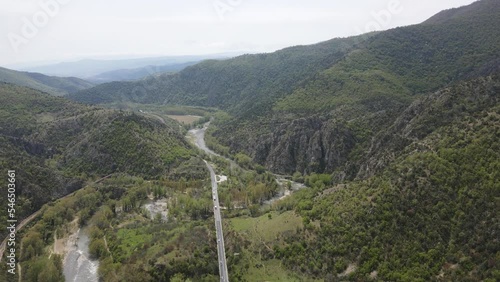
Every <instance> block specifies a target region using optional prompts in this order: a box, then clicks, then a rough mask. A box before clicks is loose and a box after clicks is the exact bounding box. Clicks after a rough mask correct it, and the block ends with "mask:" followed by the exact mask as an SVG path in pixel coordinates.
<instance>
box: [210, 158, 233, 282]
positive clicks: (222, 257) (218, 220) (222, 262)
mask: <svg viewBox="0 0 500 282" xmlns="http://www.w3.org/2000/svg"><path fill="white" fill-rule="evenodd" d="M205 164H206V165H207V168H208V170H209V171H210V179H211V180H212V198H213V199H212V200H213V202H214V218H215V231H216V234H217V254H218V256H219V273H220V281H223V282H227V281H229V276H228V273H227V262H226V250H225V248H224V233H223V232H222V217H221V215H220V205H219V195H218V193H217V178H216V176H215V172H214V169H213V168H212V166H211V165H210V164H209V163H208V162H207V161H205Z"/></svg>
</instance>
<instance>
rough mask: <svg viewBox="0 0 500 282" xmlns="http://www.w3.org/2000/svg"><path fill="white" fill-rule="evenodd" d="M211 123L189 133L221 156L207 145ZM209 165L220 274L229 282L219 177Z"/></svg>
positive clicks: (197, 142) (203, 145) (209, 151)
mask: <svg viewBox="0 0 500 282" xmlns="http://www.w3.org/2000/svg"><path fill="white" fill-rule="evenodd" d="M208 125H209V123H206V124H205V126H204V127H203V128H201V129H191V130H190V131H189V134H190V135H191V136H193V137H194V140H193V142H194V144H195V145H196V146H197V147H198V148H200V149H201V150H203V151H205V152H206V153H207V154H209V155H215V156H219V155H218V154H217V153H215V152H213V151H212V150H210V149H208V148H207V146H206V145H205V130H206V129H207V127H208ZM204 162H205V164H206V165H207V168H208V171H210V179H211V183H212V200H213V204H214V218H215V233H216V237H217V255H218V262H219V274H220V281H221V282H229V276H228V271H227V262H226V249H225V247H224V233H223V232H222V217H221V215H220V205H219V194H218V192H217V177H216V175H215V171H214V168H213V167H212V166H211V165H210V164H209V163H208V162H207V161H205V160H204Z"/></svg>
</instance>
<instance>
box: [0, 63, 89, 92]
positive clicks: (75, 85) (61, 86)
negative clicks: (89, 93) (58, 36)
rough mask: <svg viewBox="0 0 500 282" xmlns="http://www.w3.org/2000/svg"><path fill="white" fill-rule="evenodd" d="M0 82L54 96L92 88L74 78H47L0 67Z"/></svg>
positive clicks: (83, 81)
mask: <svg viewBox="0 0 500 282" xmlns="http://www.w3.org/2000/svg"><path fill="white" fill-rule="evenodd" d="M0 82H6V83H12V84H15V85H19V86H26V87H29V88H33V89H36V90H39V91H43V92H46V93H49V94H52V95H55V96H62V95H66V94H68V93H74V92H77V91H79V90H83V89H87V88H90V87H92V86H94V84H93V83H91V82H88V81H85V80H83V79H79V78H76V77H56V76H47V75H43V74H41V73H34V72H20V71H14V70H9V69H6V68H1V67H0Z"/></svg>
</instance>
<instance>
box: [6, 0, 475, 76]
mask: <svg viewBox="0 0 500 282" xmlns="http://www.w3.org/2000/svg"><path fill="white" fill-rule="evenodd" d="M472 2H475V1H474V0H439V1H436V0H419V1H414V0H351V1H340V0H309V1H305V0H272V1H270V0H182V1H180V0H0V66H11V65H18V64H23V63H29V64H37V63H38V64H42V63H49V62H50V63H53V62H61V61H74V60H79V59H85V58H94V59H111V58H128V57H149V56H170V55H202V54H217V53H230V52H231V53H232V52H246V53H258V52H272V51H275V50H278V49H282V48H285V47H289V46H295V45H305V44H313V43H317V42H321V41H325V40H328V39H332V38H335V37H347V36H351V35H357V34H361V33H365V32H369V31H373V30H386V29H390V28H394V27H398V26H406V25H411V24H417V23H420V22H422V21H425V20H426V19H428V18H429V17H431V16H432V15H434V14H436V13H438V12H439V11H441V10H444V9H449V8H455V7H460V6H463V5H468V4H470V3H472Z"/></svg>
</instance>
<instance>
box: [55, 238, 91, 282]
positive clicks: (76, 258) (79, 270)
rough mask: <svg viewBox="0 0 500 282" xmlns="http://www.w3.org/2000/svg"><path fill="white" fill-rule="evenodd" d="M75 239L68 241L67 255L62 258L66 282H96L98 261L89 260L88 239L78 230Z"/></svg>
mask: <svg viewBox="0 0 500 282" xmlns="http://www.w3.org/2000/svg"><path fill="white" fill-rule="evenodd" d="M72 236H78V237H77V238H73V240H71V239H70V241H69V242H68V244H69V245H70V246H68V247H69V250H68V253H67V254H66V256H65V257H64V262H63V272H64V278H65V280H66V281H67V282H98V281H99V278H98V275H97V269H98V268H99V261H95V260H91V259H90V258H89V237H88V235H87V234H86V232H85V230H82V229H79V230H78V232H77V233H76V234H73V235H72Z"/></svg>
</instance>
